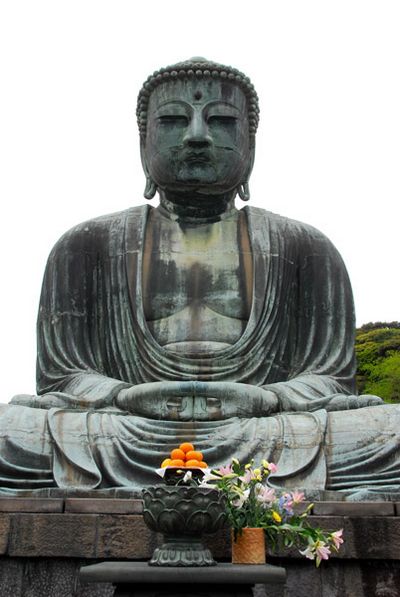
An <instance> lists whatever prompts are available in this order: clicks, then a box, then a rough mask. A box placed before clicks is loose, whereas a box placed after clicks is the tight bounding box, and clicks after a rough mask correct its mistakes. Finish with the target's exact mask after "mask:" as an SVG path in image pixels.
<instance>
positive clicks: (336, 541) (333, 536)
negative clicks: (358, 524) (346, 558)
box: [330, 529, 343, 550]
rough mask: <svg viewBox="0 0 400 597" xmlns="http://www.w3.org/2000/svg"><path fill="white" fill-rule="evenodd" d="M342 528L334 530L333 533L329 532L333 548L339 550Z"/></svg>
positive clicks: (341, 540) (341, 541)
mask: <svg viewBox="0 0 400 597" xmlns="http://www.w3.org/2000/svg"><path fill="white" fill-rule="evenodd" d="M342 535H343V529H340V531H335V532H334V533H331V534H330V538H331V539H332V543H333V545H334V546H335V549H337V550H339V548H340V546H341V545H342V543H343V538H342Z"/></svg>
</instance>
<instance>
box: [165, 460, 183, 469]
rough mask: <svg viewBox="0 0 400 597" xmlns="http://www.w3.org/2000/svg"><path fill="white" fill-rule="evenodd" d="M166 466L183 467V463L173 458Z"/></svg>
mask: <svg viewBox="0 0 400 597" xmlns="http://www.w3.org/2000/svg"><path fill="white" fill-rule="evenodd" d="M168 466H182V467H184V466H185V463H184V462H183V460H181V459H180V458H173V459H172V460H171V462H170V463H169V465H168Z"/></svg>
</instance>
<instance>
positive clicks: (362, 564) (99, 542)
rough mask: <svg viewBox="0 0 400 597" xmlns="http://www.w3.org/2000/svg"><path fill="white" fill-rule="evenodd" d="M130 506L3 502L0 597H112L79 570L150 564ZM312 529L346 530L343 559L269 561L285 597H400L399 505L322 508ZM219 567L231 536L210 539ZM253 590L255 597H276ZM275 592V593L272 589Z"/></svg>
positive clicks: (151, 540) (153, 540) (135, 509)
mask: <svg viewBox="0 0 400 597" xmlns="http://www.w3.org/2000/svg"><path fill="white" fill-rule="evenodd" d="M140 512H141V502H140V501H135V500H132V499H121V500H119V499H96V498H94V497H91V498H87V499H76V498H67V499H65V498H47V499H37V498H36V499H34V498H31V499H28V498H26V499H22V498H20V499H18V498H0V595H1V596H2V597H38V596H39V595H40V597H54V596H55V595H57V597H112V595H113V591H114V589H113V587H112V585H111V584H110V583H100V584H93V583H88V584H83V583H82V582H81V581H80V580H79V569H80V568H81V567H82V566H85V565H90V564H94V563H98V562H104V561H106V562H107V561H111V560H125V561H130V560H132V561H137V562H140V561H141V562H147V561H148V559H149V558H150V557H151V554H152V553H153V551H154V549H155V547H156V546H157V545H159V543H160V541H162V537H161V536H160V537H158V536H157V535H156V534H155V533H152V532H151V531H150V530H149V529H148V528H147V527H146V525H145V524H144V521H143V518H142V516H141V514H140ZM313 519H314V520H315V523H316V524H317V525H319V526H321V527H324V528H326V529H329V530H336V529H340V528H344V537H345V543H344V545H343V546H342V549H341V551H340V553H339V554H338V555H336V556H333V557H332V558H331V560H329V561H328V562H323V563H322V564H321V566H320V568H318V569H316V568H315V565H314V563H313V562H310V561H309V560H305V559H304V558H303V557H302V556H300V555H299V554H298V552H297V551H296V550H292V551H291V552H290V553H289V554H278V555H277V556H274V557H270V556H269V557H268V562H270V563H271V564H274V565H277V566H283V567H284V568H286V571H287V580H286V592H285V595H286V597H326V596H327V595H329V597H343V596H344V595H346V596H354V597H376V596H377V595H379V597H389V596H390V597H397V596H398V595H399V596H400V588H399V587H400V505H398V504H395V503H391V502H382V503H376V502H367V503H348V502H320V503H316V504H315V506H314V515H313ZM207 543H208V546H209V547H210V548H211V550H212V553H213V555H214V557H215V558H216V559H217V561H218V562H230V538H229V531H228V530H227V529H223V530H221V531H219V532H218V534H217V535H215V536H213V537H210V538H209V539H208V540H207ZM278 589H279V587H277V588H276V592H275V593H274V592H271V590H270V591H269V593H266V592H265V587H264V586H263V585H262V584H258V585H256V588H255V594H256V595H257V596H258V597H262V596H265V595H266V594H267V595H268V597H277V595H279V592H278ZM273 590H275V589H273Z"/></svg>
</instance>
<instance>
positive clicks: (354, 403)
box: [324, 394, 384, 411]
mask: <svg viewBox="0 0 400 597" xmlns="http://www.w3.org/2000/svg"><path fill="white" fill-rule="evenodd" d="M381 404H384V401H383V400H382V398H379V396H373V395H372V394H361V395H360V396H354V395H352V394H351V395H349V396H346V395H344V394H340V395H338V396H335V397H334V398H331V400H330V402H329V403H328V404H327V405H326V406H325V407H324V408H325V409H326V410H327V411H335V410H352V409H355V408H365V407H366V406H379V405H381Z"/></svg>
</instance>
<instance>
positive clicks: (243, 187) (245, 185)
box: [236, 135, 256, 201]
mask: <svg viewBox="0 0 400 597" xmlns="http://www.w3.org/2000/svg"><path fill="white" fill-rule="evenodd" d="M255 155H256V140H255V137H254V135H253V136H252V138H251V139H250V149H249V164H248V166H247V168H246V172H245V175H244V177H243V180H242V182H241V183H240V184H239V185H238V186H237V188H236V190H237V193H238V195H239V197H240V198H241V200H242V201H248V200H249V199H250V187H249V180H250V176H251V172H252V170H253V166H254V159H255Z"/></svg>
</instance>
